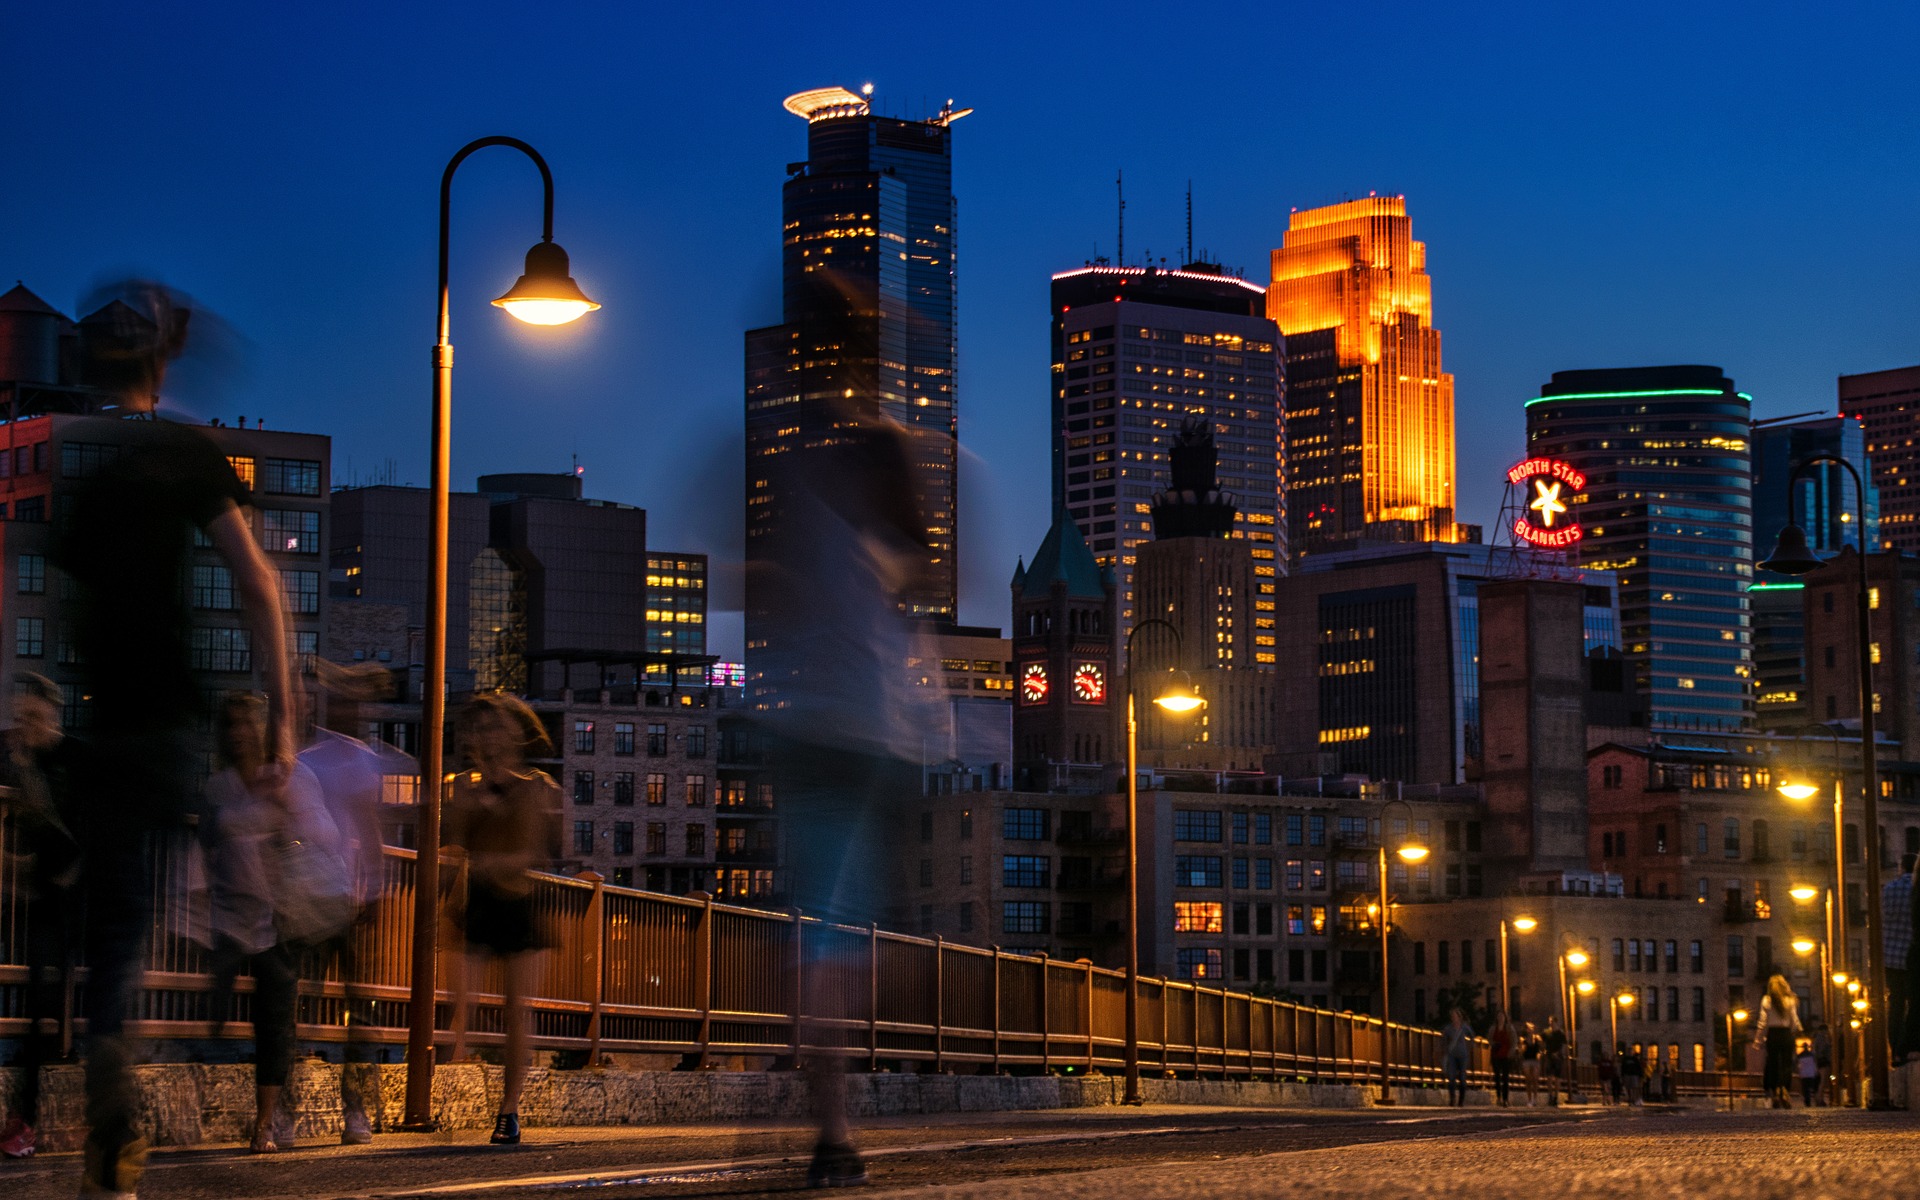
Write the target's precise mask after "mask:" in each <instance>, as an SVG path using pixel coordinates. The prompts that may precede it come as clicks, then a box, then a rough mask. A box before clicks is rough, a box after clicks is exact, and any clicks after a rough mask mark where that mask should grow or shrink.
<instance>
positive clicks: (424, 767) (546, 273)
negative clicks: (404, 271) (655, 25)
mask: <svg viewBox="0 0 1920 1200" xmlns="http://www.w3.org/2000/svg"><path fill="white" fill-rule="evenodd" d="M489 146H511V147H512V148H513V149H515V150H518V151H520V152H521V153H522V154H525V155H526V156H527V157H528V158H530V159H532V160H533V165H534V166H536V167H538V168H539V169H540V182H541V186H542V190H543V199H544V208H543V216H542V220H541V226H540V240H539V241H538V242H537V243H535V244H534V247H533V249H531V250H529V251H527V259H526V270H525V273H524V274H522V275H521V276H520V278H519V279H518V280H517V281H515V283H514V285H513V286H512V287H511V288H509V289H508V290H507V293H506V294H505V295H503V296H501V297H500V298H499V299H497V300H495V301H493V303H494V305H495V306H497V307H499V308H501V309H504V310H505V311H506V312H507V313H508V314H509V315H511V316H513V317H516V318H518V319H519V320H521V321H525V322H527V323H528V324H530V325H561V324H565V323H566V322H568V321H571V320H574V319H575V318H577V317H580V316H584V315H585V314H587V313H589V312H591V311H593V310H594V309H596V308H599V307H600V306H599V305H598V304H595V303H594V302H593V301H592V300H589V299H587V297H586V294H585V293H583V292H582V291H581V290H580V285H579V284H577V283H575V282H574V281H573V277H572V275H571V273H570V268H569V266H568V262H567V252H566V251H565V250H562V249H561V248H560V247H559V246H558V245H556V244H555V243H554V240H553V172H552V171H550V170H549V169H548V168H547V160H546V159H544V158H542V157H540V153H539V151H537V150H535V149H534V148H533V147H532V146H529V145H527V144H526V143H525V142H523V141H521V140H520V139H518V138H510V137H486V138H481V139H479V140H478V141H473V142H468V143H467V144H466V145H465V146H462V147H461V148H460V151H459V153H457V154H455V155H454V156H453V158H452V160H451V161H449V162H448V163H447V169H446V171H445V173H443V174H442V175H441V176H440V291H439V302H440V324H439V336H438V338H437V339H436V340H435V342H434V345H433V429H432V436H433V446H432V450H433V458H432V465H431V478H430V480H429V499H428V504H429V517H428V531H427V604H426V610H427V611H426V646H425V655H424V657H425V660H426V662H425V674H424V677H423V682H422V688H421V690H422V692H423V695H422V697H421V700H422V713H421V722H420V725H421V728H420V783H421V787H420V815H419V820H418V823H417V832H416V836H415V839H414V840H415V845H416V846H417V847H418V849H417V850H416V857H415V861H414V881H413V888H414V891H413V978H412V989H411V992H410V996H409V1006H408V1013H407V1103H406V1115H405V1119H404V1123H403V1125H402V1128H404V1129H431V1128H433V1123H434V1122H433V1028H434V1023H433V1015H434V1007H435V1004H436V1001H437V999H438V994H439V992H438V981H437V980H436V978H435V974H434V969H435V965H436V964H435V957H436V954H437V952H438V950H439V946H438V945H437V941H438V938H437V937H436V934H437V933H438V931H439V921H438V913H437V911H436V907H437V905H438V902H439V898H440V798H441V796H440V793H441V789H442V788H443V787H444V785H445V779H446V771H445V764H444V761H443V757H442V754H443V742H444V741H445V738H446V721H447V695H446V688H447V524H448V510H449V507H450V505H451V499H450V497H449V495H448V483H447V475H448V471H449V467H450V463H451V458H452V444H453V433H452V424H453V343H452V342H451V341H450V340H449V325H448V319H447V313H448V289H447V245H448V241H449V236H450V232H451V225H452V216H453V174H454V172H455V171H457V170H459V168H460V164H461V163H463V162H465V161H466V160H467V157H468V156H469V155H471V154H473V153H474V152H475V151H477V150H484V149H486V148H487V147H489Z"/></svg>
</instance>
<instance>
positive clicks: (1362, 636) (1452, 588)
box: [1275, 543, 1620, 784]
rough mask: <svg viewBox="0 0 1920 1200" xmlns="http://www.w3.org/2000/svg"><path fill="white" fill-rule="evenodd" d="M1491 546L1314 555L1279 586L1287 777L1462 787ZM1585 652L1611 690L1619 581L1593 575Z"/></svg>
mask: <svg viewBox="0 0 1920 1200" xmlns="http://www.w3.org/2000/svg"><path fill="white" fill-rule="evenodd" d="M1508 573H1509V568H1508V561H1507V559H1506V557H1505V556H1504V555H1503V554H1501V553H1500V552H1498V551H1496V550H1495V549H1494V548H1492V547H1489V546H1473V545H1460V544H1448V543H1428V544H1426V545H1406V546H1393V545H1374V546H1367V547H1364V548H1361V549H1356V550H1342V551H1338V552H1333V553H1323V554H1317V555H1311V556H1309V557H1307V558H1305V559H1303V560H1302V561H1301V562H1300V563H1298V564H1297V565H1296V569H1295V570H1294V572H1293V573H1292V574H1291V575H1289V576H1288V577H1287V578H1286V579H1283V580H1281V581H1280V596H1279V599H1280V612H1279V617H1280V621H1279V652H1280V654H1279V663H1278V668H1277V670H1278V686H1279V697H1280V700H1279V729H1278V737H1279V743H1280V746H1279V755H1278V757H1277V758H1276V760H1275V762H1276V766H1277V767H1278V769H1279V771H1280V773H1281V774H1283V775H1321V774H1354V775H1365V776H1367V777H1369V778H1372V779H1376V780H1382V781H1398V782H1404V783H1425V784H1452V783H1460V782H1463V781H1465V779H1466V777H1467V768H1468V764H1470V763H1472V762H1475V761H1478V760H1479V759H1480V758H1481V757H1482V751H1483V745H1482V741H1483V739H1482V727H1483V722H1482V719H1481V711H1480V662H1481V636H1480V609H1479V591H1480V588H1481V586H1483V585H1484V584H1487V583H1491V582H1494V581H1496V580H1499V579H1501V578H1502V577H1504V576H1505V575H1506V574H1508ZM1582 582H1583V583H1584V584H1585V585H1586V588H1585V591H1584V592H1583V606H1582V610H1581V615H1582V625H1581V631H1582V645H1581V648H1582V650H1583V651H1584V652H1585V653H1586V654H1587V656H1588V658H1589V661H1590V663H1596V660H1597V665H1593V666H1592V668H1591V669H1592V670H1593V673H1594V675H1595V677H1596V684H1597V685H1598V684H1601V683H1602V682H1603V677H1604V675H1605V674H1606V671H1605V669H1604V663H1605V655H1606V653H1607V652H1608V651H1610V650H1612V649H1613V648H1614V647H1617V646H1618V645H1619V636H1620V635H1619V624H1618V609H1617V607H1616V603H1615V597H1614V590H1613V582H1614V581H1613V577H1612V576H1611V575H1609V574H1606V573H1605V572H1598V571H1589V572H1586V573H1585V575H1584V577H1583V580H1582Z"/></svg>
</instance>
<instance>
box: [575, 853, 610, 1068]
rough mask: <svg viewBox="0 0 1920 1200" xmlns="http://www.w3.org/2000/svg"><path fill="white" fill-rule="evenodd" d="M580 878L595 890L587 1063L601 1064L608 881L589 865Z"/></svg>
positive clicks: (590, 909)
mask: <svg viewBox="0 0 1920 1200" xmlns="http://www.w3.org/2000/svg"><path fill="white" fill-rule="evenodd" d="M577 878H578V879H580V880H582V881H583V882H586V883H591V884H592V885H593V894H592V895H591V896H589V897H587V916H586V925H587V932H588V936H587V937H586V938H583V939H582V940H583V941H584V942H585V943H586V947H587V950H586V968H587V974H588V978H589V979H590V980H591V981H592V982H591V985H590V989H589V992H588V996H589V999H590V1000H591V1002H592V1004H593V1007H592V1008H591V1009H589V1010H588V1012H587V1066H588V1067H598V1066H599V1065H600V1009H601V1006H602V1005H604V1004H605V1003H606V991H607V958H606V952H607V921H606V915H607V894H606V891H605V889H606V885H607V881H606V878H605V877H604V876H602V875H601V874H600V873H599V872H598V871H594V870H592V869H588V870H585V871H582V872H580V874H579V875H578V876H577Z"/></svg>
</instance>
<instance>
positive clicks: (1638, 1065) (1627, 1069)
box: [1615, 1045, 1647, 1108]
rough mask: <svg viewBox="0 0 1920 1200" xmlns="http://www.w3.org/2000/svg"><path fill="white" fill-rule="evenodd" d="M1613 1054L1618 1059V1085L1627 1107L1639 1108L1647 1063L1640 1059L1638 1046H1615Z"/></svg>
mask: <svg viewBox="0 0 1920 1200" xmlns="http://www.w3.org/2000/svg"><path fill="white" fill-rule="evenodd" d="M1615 1053H1616V1054H1617V1055H1618V1056H1619V1059H1620V1084H1621V1087H1622V1089H1623V1090H1624V1091H1625V1092H1626V1097H1627V1105H1628V1106H1629V1107H1631V1108H1639V1107H1640V1087H1641V1083H1642V1082H1643V1080H1644V1079H1645V1076H1646V1070H1647V1061H1646V1059H1644V1058H1642V1057H1641V1055H1640V1048H1639V1047H1638V1046H1627V1045H1621V1046H1617V1047H1615Z"/></svg>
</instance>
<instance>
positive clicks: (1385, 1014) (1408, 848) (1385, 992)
mask: <svg viewBox="0 0 1920 1200" xmlns="http://www.w3.org/2000/svg"><path fill="white" fill-rule="evenodd" d="M1396 804H1397V805H1399V806H1400V807H1401V808H1404V809H1406V810H1407V824H1408V828H1409V831H1411V828H1412V825H1413V805H1411V804H1408V803H1407V802H1406V801H1405V800H1389V801H1387V802H1386V803H1385V804H1383V805H1381V806H1380V844H1379V846H1378V847H1377V848H1378V850H1379V854H1380V863H1379V867H1380V1103H1382V1104H1392V1103H1393V1085H1392V1083H1391V1082H1390V1077H1389V1070H1390V1067H1389V1065H1388V1059H1389V1058H1390V1057H1391V1054H1390V1051H1391V1048H1392V1044H1393V1018H1392V1006H1393V997H1392V992H1391V990H1390V987H1389V984H1388V979H1387V934H1388V927H1389V926H1390V925H1391V924H1392V921H1391V920H1389V916H1390V914H1391V913H1392V911H1393V910H1392V908H1391V901H1390V900H1389V899H1388V897H1387V839H1388V836H1389V833H1390V831H1391V829H1392V827H1391V826H1390V825H1389V824H1388V823H1387V812H1388V810H1389V809H1391V808H1393V806H1394V805H1396ZM1394 854H1395V855H1396V856H1397V857H1398V858H1399V859H1400V861H1401V862H1405V863H1417V862H1425V861H1426V857H1427V854H1428V850H1427V846H1426V844H1425V843H1423V842H1421V841H1420V840H1419V838H1418V837H1414V836H1403V837H1402V838H1401V839H1400V845H1399V846H1398V847H1396V848H1395V849H1394Z"/></svg>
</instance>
